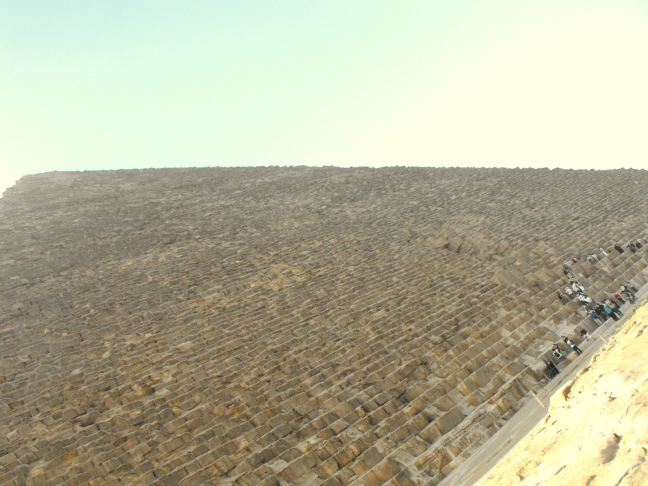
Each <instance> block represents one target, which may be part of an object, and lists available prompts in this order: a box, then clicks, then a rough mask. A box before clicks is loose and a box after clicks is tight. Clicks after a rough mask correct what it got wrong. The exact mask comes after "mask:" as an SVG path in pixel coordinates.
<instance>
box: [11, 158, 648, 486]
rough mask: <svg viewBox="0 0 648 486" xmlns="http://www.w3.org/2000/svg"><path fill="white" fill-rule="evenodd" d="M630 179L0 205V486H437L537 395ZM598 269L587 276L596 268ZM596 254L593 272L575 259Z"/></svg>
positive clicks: (413, 179)
mask: <svg viewBox="0 0 648 486" xmlns="http://www.w3.org/2000/svg"><path fill="white" fill-rule="evenodd" d="M646 187H648V172H646V171H638V170H613V171H576V170H548V169H471V168H405V167H397V168H381V169H373V168H351V169H342V168H335V167H321V168H313V167H254V168H205V169H197V168H194V169H146V170H121V171H97V172H53V173H45V174H39V175H31V176H26V177H24V178H22V179H21V180H20V181H19V182H18V183H17V184H16V185H15V186H14V187H12V188H10V189H8V190H7V191H6V192H5V194H4V197H3V198H2V199H0V250H1V251H0V294H1V295H2V299H1V300H0V306H1V312H0V396H1V397H2V400H0V484H6V485H23V484H28V485H62V484H65V485H66V486H68V485H81V484H90V485H122V484H133V485H142V484H160V485H183V486H185V485H200V484H223V485H225V484H227V485H229V484H236V485H275V484H277V485H284V484H325V485H343V484H358V485H360V484H363V485H367V486H369V485H379V484H398V485H411V484H437V483H438V482H440V481H441V480H442V479H443V478H444V477H445V476H446V475H447V474H449V472H451V471H452V470H454V469H455V468H456V467H457V466H458V465H460V464H461V463H462V462H463V461H465V459H466V458H467V457H469V456H470V454H471V452H473V451H474V450H475V448H476V447H478V446H479V445H480V444H482V443H483V442H485V440H486V439H487V438H488V437H490V436H492V435H493V433H494V432H495V431H497V430H498V429H499V428H500V427H501V426H502V425H503V424H504V423H505V422H506V421H507V420H508V419H509V418H510V417H511V416H512V415H513V414H514V413H515V412H516V411H517V410H518V409H519V408H520V407H521V406H522V404H524V403H525V401H526V400H528V399H529V397H530V396H531V392H533V391H537V390H539V389H541V388H542V387H543V386H545V385H546V383H547V381H548V377H547V376H546V375H545V372H544V371H545V368H544V362H543V360H544V359H547V357H548V356H549V350H550V348H551V345H552V344H553V343H556V342H558V341H559V337H560V336H561V335H569V336H570V337H572V338H573V339H574V340H575V341H577V342H578V340H579V337H580V335H581V332H582V331H586V332H592V331H593V330H594V329H595V328H596V324H595V323H593V322H592V321H591V320H590V319H588V317H587V316H586V314H584V313H583V309H582V308H581V306H579V305H577V302H576V301H570V302H566V303H565V302H562V301H560V300H558V299H557V298H556V293H557V291H559V290H561V289H563V288H564V286H565V282H566V276H565V275H564V273H563V269H562V263H563V262H564V261H565V260H566V259H569V258H571V257H580V258H581V259H580V261H578V262H577V263H576V264H575V265H573V274H574V278H576V279H577V280H578V281H579V282H580V283H581V284H582V285H583V286H585V288H586V289H587V293H588V295H590V296H591V297H592V298H593V299H594V300H596V301H598V300H600V299H603V298H605V297H606V296H608V295H610V294H613V293H615V292H616V291H617V289H618V288H619V286H620V285H621V284H622V283H625V282H626V281H631V282H632V283H633V284H634V285H635V286H637V287H641V286H642V285H644V284H645V283H646V281H648V273H647V271H646V266H647V265H648V260H647V257H646V247H644V248H642V249H640V250H639V251H637V252H636V253H633V252H631V251H627V250H626V251H624V252H623V253H620V252H618V251H616V250H614V249H613V245H614V244H618V245H620V246H621V247H622V248H625V247H626V245H627V244H628V243H630V242H634V241H637V240H640V241H641V242H644V241H645V238H646V237H648V220H647V219H646V216H645V215H646V214H647V213H648V195H647V194H646V190H645V189H646ZM600 248H603V249H605V250H606V252H607V253H608V255H607V256H603V255H602V254H601V252H600V250H599V249H600ZM593 252H596V253H597V254H598V256H599V257H600V261H599V262H596V263H590V262H587V261H585V256H587V255H589V254H591V253H593Z"/></svg>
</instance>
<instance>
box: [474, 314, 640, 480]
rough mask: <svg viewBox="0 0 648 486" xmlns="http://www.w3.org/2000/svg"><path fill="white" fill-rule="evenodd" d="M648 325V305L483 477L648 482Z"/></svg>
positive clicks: (553, 400) (598, 354)
mask: <svg viewBox="0 0 648 486" xmlns="http://www.w3.org/2000/svg"><path fill="white" fill-rule="evenodd" d="M647 330H648V305H643V306H642V307H641V308H640V309H638V310H637V312H636V313H635V315H634V316H633V317H632V318H630V319H628V321H627V323H626V324H625V325H624V326H623V328H622V329H621V330H620V331H619V332H618V333H617V334H616V335H615V336H614V337H613V338H612V339H610V341H609V343H608V344H607V345H606V346H604V347H603V348H601V350H600V351H599V352H598V353H597V354H596V355H595V356H594V358H593V360H592V363H591V364H590V366H589V367H586V368H585V369H583V370H582V371H581V372H580V373H579V375H578V376H577V377H576V378H575V379H574V380H572V381H571V382H569V383H568V384H567V385H566V386H565V387H563V388H562V389H561V390H560V391H558V392H557V393H556V394H555V395H554V397H553V398H552V400H551V406H550V410H549V415H547V417H546V418H545V419H544V420H543V422H542V423H540V424H539V425H538V426H537V427H536V428H535V429H534V430H533V431H532V432H531V433H530V434H529V435H528V436H527V437H526V438H525V439H524V440H522V441H521V442H520V443H519V444H518V445H517V446H516V447H515V448H514V449H513V450H511V451H510V452H509V453H508V454H507V455H506V456H505V457H504V459H503V460H502V461H500V463H499V464H498V465H497V466H496V467H495V468H494V469H493V470H491V471H490V473H488V474H487V475H486V476H485V477H484V478H483V479H482V480H481V481H480V482H479V483H478V484H479V485H482V486H486V485H496V484H497V485H502V484H529V485H536V484H538V485H542V484H556V485H562V484H573V485H590V486H595V485H601V486H603V485H628V486H629V485H632V486H639V485H645V484H648V465H647V464H646V451H647V449H648V406H647V404H648V384H647V379H648V360H646V350H647V349H648V332H647Z"/></svg>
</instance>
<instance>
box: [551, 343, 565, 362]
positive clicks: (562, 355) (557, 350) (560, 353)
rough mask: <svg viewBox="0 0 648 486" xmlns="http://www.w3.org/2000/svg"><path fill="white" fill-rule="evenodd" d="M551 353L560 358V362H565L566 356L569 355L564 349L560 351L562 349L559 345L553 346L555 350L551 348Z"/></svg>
mask: <svg viewBox="0 0 648 486" xmlns="http://www.w3.org/2000/svg"><path fill="white" fill-rule="evenodd" d="M551 352H552V353H553V355H554V356H555V357H556V358H558V360H559V361H564V360H565V359H566V358H565V356H567V353H566V352H565V351H563V350H562V349H560V347H559V346H558V345H557V344H554V345H553V348H551Z"/></svg>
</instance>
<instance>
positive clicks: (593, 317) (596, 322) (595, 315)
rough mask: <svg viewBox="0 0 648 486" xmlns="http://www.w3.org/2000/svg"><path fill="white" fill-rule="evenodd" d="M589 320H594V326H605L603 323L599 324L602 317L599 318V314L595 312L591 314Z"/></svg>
mask: <svg viewBox="0 0 648 486" xmlns="http://www.w3.org/2000/svg"><path fill="white" fill-rule="evenodd" d="M589 318H590V319H592V320H593V321H594V324H596V325H597V326H600V325H601V324H603V323H602V322H599V319H600V317H599V316H598V314H597V313H596V311H595V310H593V311H592V312H590V314H589Z"/></svg>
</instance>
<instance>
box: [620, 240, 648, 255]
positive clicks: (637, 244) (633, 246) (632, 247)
mask: <svg viewBox="0 0 648 486" xmlns="http://www.w3.org/2000/svg"><path fill="white" fill-rule="evenodd" d="M644 241H646V240H644ZM646 243H648V241H646ZM640 248H643V244H642V243H641V241H639V240H637V241H635V242H634V243H633V242H632V241H631V242H630V243H628V244H627V245H626V250H628V251H629V252H632V253H637V250H639V249H640ZM614 249H615V250H616V251H618V252H619V253H623V252H624V250H623V248H622V247H621V245H619V244H618V243H617V244H616V245H614Z"/></svg>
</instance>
